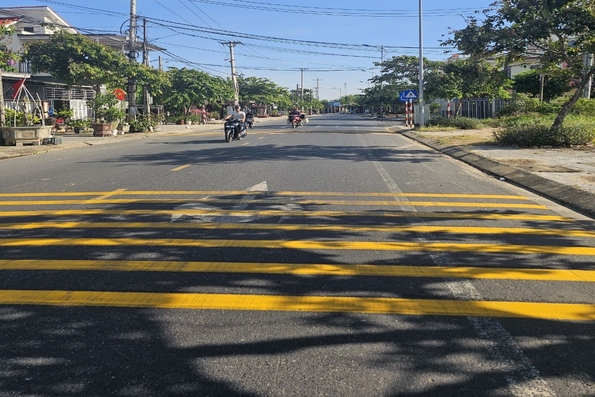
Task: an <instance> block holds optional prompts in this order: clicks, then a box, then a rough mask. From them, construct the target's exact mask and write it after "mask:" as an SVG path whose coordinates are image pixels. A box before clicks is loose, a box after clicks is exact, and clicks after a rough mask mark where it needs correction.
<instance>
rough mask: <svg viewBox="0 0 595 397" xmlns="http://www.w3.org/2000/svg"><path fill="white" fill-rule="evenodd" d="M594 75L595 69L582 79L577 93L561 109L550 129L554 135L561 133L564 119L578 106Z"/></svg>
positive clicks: (577, 87)
mask: <svg viewBox="0 0 595 397" xmlns="http://www.w3.org/2000/svg"><path fill="white" fill-rule="evenodd" d="M593 75H595V68H592V69H591V70H589V72H588V73H587V74H585V75H584V76H583V77H582V78H581V80H580V82H579V84H578V85H577V86H576V92H575V93H574V94H573V95H572V96H571V97H570V99H569V100H568V101H567V102H566V103H565V104H564V105H562V107H561V108H560V111H559V112H558V115H557V116H556V119H555V120H554V123H553V124H552V126H551V127H550V131H551V132H552V133H554V134H556V133H559V132H560V130H561V129H562V124H564V119H565V118H566V116H568V113H570V110H571V109H572V107H573V106H574V105H575V104H576V102H577V101H578V100H579V98H580V97H581V96H582V95H583V90H584V89H585V87H586V86H587V84H588V83H589V79H590V78H591V77H593Z"/></svg>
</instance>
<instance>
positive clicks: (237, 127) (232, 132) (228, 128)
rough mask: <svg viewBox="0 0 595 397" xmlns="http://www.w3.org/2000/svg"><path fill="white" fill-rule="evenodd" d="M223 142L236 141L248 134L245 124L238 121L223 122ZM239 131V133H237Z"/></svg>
mask: <svg viewBox="0 0 595 397" xmlns="http://www.w3.org/2000/svg"><path fill="white" fill-rule="evenodd" d="M224 128H225V142H227V143H229V142H231V141H233V140H236V139H242V138H243V137H245V136H246V135H248V133H247V132H246V123H243V122H241V121H240V120H238V119H229V120H227V121H226V122H225V126H224ZM238 131H239V133H238Z"/></svg>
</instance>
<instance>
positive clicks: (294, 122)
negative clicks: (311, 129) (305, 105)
mask: <svg viewBox="0 0 595 397" xmlns="http://www.w3.org/2000/svg"><path fill="white" fill-rule="evenodd" d="M288 122H289V123H290V124H291V126H292V127H293V128H297V127H299V126H300V125H303V120H302V117H301V116H300V115H299V114H291V115H289V120H288Z"/></svg>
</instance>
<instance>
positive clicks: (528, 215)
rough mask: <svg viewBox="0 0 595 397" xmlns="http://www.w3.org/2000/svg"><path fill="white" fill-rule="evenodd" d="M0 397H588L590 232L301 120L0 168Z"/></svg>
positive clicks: (507, 194) (594, 274)
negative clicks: (237, 137) (295, 124)
mask: <svg viewBox="0 0 595 397" xmlns="http://www.w3.org/2000/svg"><path fill="white" fill-rule="evenodd" d="M2 166H3V168H2V171H3V172H2V178H1V179H2V184H1V185H0V186H1V187H0V211H1V212H0V217H1V220H0V233H2V234H1V235H2V238H1V239H0V258H1V259H0V276H1V277H0V336H1V338H0V396H1V397H5V396H32V395H34V396H67V395H76V396H156V397H157V396H478V395H482V396H528V395H532V396H556V395H558V396H570V395H572V396H587V395H592V394H593V390H595V380H594V379H595V361H594V360H593V359H592V354H593V346H594V335H595V332H594V327H593V324H594V321H595V285H594V282H595V269H594V265H593V263H594V262H595V261H594V258H595V239H594V238H595V233H594V232H593V230H595V227H594V224H593V221H592V220H589V219H588V218H585V217H582V216H580V215H579V214H576V213H574V212H572V211H570V210H567V209H565V208H563V207H560V206H559V205H556V204H555V203H553V202H550V201H547V200H545V199H543V198H540V197H538V196H535V195H533V194H531V193H529V192H527V191H523V190H521V189H519V188H516V187H514V186H511V185H509V184H506V183H503V182H501V181H499V180H497V179H495V178H492V177H490V176H487V175H485V174H482V173H481V172H479V171H477V170H476V169H474V168H471V167H469V166H467V165H464V164H463V163H460V162H458V161H456V160H453V159H452V158H450V157H448V156H446V155H443V154H440V153H438V152H436V151H433V150H432V149H429V148H427V147H425V146H422V145H420V144H419V143H417V142H415V141H412V140H410V139H408V138H406V137H404V136H401V135H398V134H393V133H390V132H388V130H387V129H386V125H385V124H383V123H382V121H379V120H369V119H363V118H361V117H358V116H351V115H326V116H320V117H313V118H311V120H310V123H309V124H307V125H305V126H304V127H300V128H298V129H295V130H294V129H291V128H290V127H289V126H287V125H286V124H284V120H278V121H274V122H267V123H262V124H257V128H255V129H254V130H250V132H249V135H248V137H246V138H245V139H242V140H241V141H234V142H232V143H229V144H228V143H225V142H224V139H223V132H222V131H221V132H220V133H218V132H217V133H200V134H199V133H192V132H188V133H187V134H177V135H171V136H155V137H151V138H147V139H142V140H129V141H127V140H123V141H122V143H121V144H120V143H118V144H117V145H116V144H111V145H98V146H91V147H88V148H76V149H72V150H70V149H65V150H60V151H55V152H49V153H46V154H44V155H43V156H26V157H21V158H13V159H6V160H3V162H2Z"/></svg>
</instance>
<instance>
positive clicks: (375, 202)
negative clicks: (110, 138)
mask: <svg viewBox="0 0 595 397" xmlns="http://www.w3.org/2000/svg"><path fill="white" fill-rule="evenodd" d="M237 202H238V200H237V199H236V200H232V199H209V200H188V199H182V198H180V199H132V198H131V199H114V198H110V199H103V198H97V199H88V200H25V201H0V206H28V205H36V206H37V205H89V204H102V205H106V204H190V203H202V204H237ZM242 202H243V203H248V204H271V205H275V204H276V205H279V204H286V202H278V201H270V200H266V199H252V200H242ZM291 204H300V205H351V206H375V205H377V206H404V205H405V206H413V207H471V208H477V207H479V208H519V209H539V210H546V209H547V207H546V206H544V205H541V204H515V203H492V202H455V201H394V200H393V201H380V200H366V201H364V200H361V201H358V200H353V201H351V200H299V199H298V200H292V201H291Z"/></svg>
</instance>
